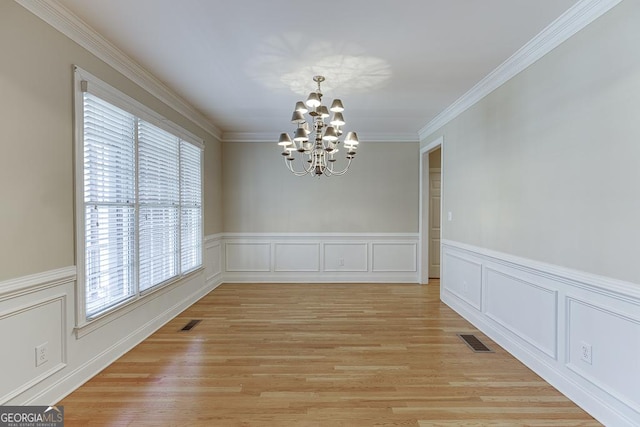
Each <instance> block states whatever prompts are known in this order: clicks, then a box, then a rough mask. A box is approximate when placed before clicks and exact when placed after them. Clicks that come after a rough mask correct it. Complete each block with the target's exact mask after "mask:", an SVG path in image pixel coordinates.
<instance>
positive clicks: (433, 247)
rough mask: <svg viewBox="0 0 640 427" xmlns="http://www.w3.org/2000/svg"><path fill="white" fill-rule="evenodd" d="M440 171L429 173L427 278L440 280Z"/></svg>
mask: <svg viewBox="0 0 640 427" xmlns="http://www.w3.org/2000/svg"><path fill="white" fill-rule="evenodd" d="M440 180H441V173H440V171H439V170H438V171H435V170H430V171H429V278H430V279H439V278H440Z"/></svg>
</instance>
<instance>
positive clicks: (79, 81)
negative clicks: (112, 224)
mask: <svg viewBox="0 0 640 427" xmlns="http://www.w3.org/2000/svg"><path fill="white" fill-rule="evenodd" d="M73 71H74V73H73V74H74V124H73V127H74V157H75V159H74V166H75V168H74V187H75V235H76V238H75V240H76V250H75V261H76V319H75V323H76V328H75V329H76V334H77V335H78V336H82V335H85V334H87V333H89V332H91V331H93V330H94V329H96V328H98V327H100V326H102V325H103V324H104V323H106V322H109V321H111V320H113V319H114V318H115V317H119V316H121V315H124V314H126V313H128V312H130V311H132V310H134V309H135V308H136V307H138V306H139V305H141V304H143V303H145V302H146V301H147V300H148V298H147V297H149V296H151V295H153V294H156V295H157V294H158V292H159V291H162V290H167V288H168V287H170V286H171V285H173V284H176V283H177V282H179V281H181V280H183V279H184V278H186V277H188V276H190V275H192V274H194V273H196V272H199V271H201V270H203V269H204V253H203V252H204V186H203V180H204V141H203V140H202V139H200V138H198V137H197V136H195V135H193V134H192V133H190V132H189V131H187V130H185V129H183V128H182V127H180V126H178V125H176V124H174V123H173V122H171V121H169V120H168V119H166V118H165V117H163V116H162V115H160V114H158V113H156V112H155V111H153V110H152V109H151V108H149V107H147V106H145V105H144V104H142V103H140V102H138V101H136V100H135V99H133V98H131V97H130V96H128V95H126V94H124V93H123V92H121V91H119V90H118V89H116V88H114V87H112V86H111V85H109V84H108V83H105V82H104V81H102V80H101V79H99V78H97V77H95V76H94V75H92V74H91V73H89V72H87V71H86V70H83V69H82V68H80V67H78V66H75V65H74V67H73ZM85 92H89V93H91V94H92V95H94V96H96V97H98V98H100V99H102V100H104V101H106V102H108V103H109V104H112V105H113V106H115V107H117V108H120V109H122V110H124V111H126V112H127V113H129V114H132V115H133V116H135V118H136V127H137V126H138V125H137V123H138V121H139V120H142V121H145V122H147V123H149V124H151V125H153V126H156V127H158V128H160V129H162V130H163V131H165V132H168V133H170V134H172V135H173V136H175V137H177V138H178V153H179V154H178V158H180V150H181V144H182V143H183V141H184V142H185V143H188V144H191V145H192V146H194V147H196V148H197V149H199V154H200V160H199V162H200V171H199V174H200V233H199V234H200V236H199V237H200V264H199V265H197V266H196V267H194V268H192V269H190V270H188V271H181V266H180V263H181V254H180V249H181V243H180V242H181V240H180V239H178V251H179V252H178V256H177V262H178V274H177V275H176V276H173V277H171V278H169V279H168V280H166V281H164V282H162V283H159V284H155V285H154V286H152V287H150V288H148V289H145V290H143V291H141V290H140V284H139V283H138V279H139V271H138V270H139V254H138V248H139V243H140V240H139V230H140V223H139V221H138V215H139V206H140V204H139V201H138V194H137V193H138V189H137V182H138V176H139V173H140V172H139V170H138V159H139V157H138V148H137V138H136V143H135V145H136V147H135V163H136V171H135V182H136V189H135V193H136V200H135V206H136V207H135V218H136V220H135V227H134V235H135V237H134V245H135V248H136V249H135V250H136V254H135V257H134V264H135V265H134V270H135V280H134V284H133V286H134V287H135V289H134V292H133V293H132V295H131V296H130V297H128V298H127V299H125V300H123V301H120V302H118V303H115V304H113V305H111V306H109V307H108V308H106V309H104V310H102V311H100V312H99V313H96V314H95V315H92V316H91V317H89V316H88V314H87V301H86V283H85V276H86V260H85V241H86V236H85V201H84V200H85V199H84V93H85ZM136 133H137V131H136ZM180 179H181V177H180V176H179V178H178V186H179V187H181V182H180ZM178 209H179V210H181V209H182V207H181V205H179V206H178ZM181 227H182V226H181V221H180V220H179V221H178V233H180V230H181Z"/></svg>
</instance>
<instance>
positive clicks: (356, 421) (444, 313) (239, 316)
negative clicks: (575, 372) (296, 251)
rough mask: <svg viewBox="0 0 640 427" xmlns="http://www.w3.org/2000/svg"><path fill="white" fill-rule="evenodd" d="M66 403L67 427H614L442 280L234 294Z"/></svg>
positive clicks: (219, 296)
mask: <svg viewBox="0 0 640 427" xmlns="http://www.w3.org/2000/svg"><path fill="white" fill-rule="evenodd" d="M191 319H202V322H201V323H199V324H198V325H197V326H195V327H194V328H193V329H192V330H191V331H188V332H181V331H180V329H181V328H182V327H183V326H184V325H185V324H187V323H188V322H189V321H190V320H191ZM460 332H465V333H473V334H476V336H478V337H479V338H480V339H481V340H482V341H483V342H484V343H485V344H486V345H487V346H489V347H490V348H491V349H492V350H495V352H494V353H474V352H472V351H471V350H470V349H469V347H467V345H466V344H465V343H464V342H462V341H461V340H460V338H459V337H458V336H457V335H456V334H457V333H460ZM59 404H60V405H64V409H65V425H66V426H67V427H69V426H76V425H87V426H102V425H110V426H125V425H131V426H278V427H283V426H349V427H351V426H419V427H425V426H518V425H530V426H598V425H600V424H599V423H598V422H596V421H595V420H594V419H593V418H592V417H590V416H589V415H588V414H587V413H585V412H584V411H583V410H582V409H580V408H579V407H577V406H576V405H575V404H573V403H572V402H571V401H569V400H568V399H567V398H565V397H564V396H563V395H561V394H560V393H559V392H558V391H556V390H555V389H554V388H552V387H551V386H550V385H548V384H547V383H546V382H544V381H543V380H542V379H541V378H540V377H538V376H537V375H536V374H534V373H533V372H532V371H530V370H529V369H528V368H526V367H525V366H524V365H522V364H521V363H520V362H518V361H517V360H516V359H514V358H513V357H512V356H510V355H509V354H508V353H506V352H505V351H504V350H503V349H501V348H500V347H498V346H497V345H496V344H495V343H493V342H492V341H491V340H489V339H488V338H487V337H485V336H484V335H483V334H481V333H479V332H478V330H476V329H475V328H474V327H472V326H471V325H470V324H469V323H468V322H466V321H465V320H464V319H462V318H461V317H460V316H458V315H457V314H456V313H454V312H453V311H452V310H451V309H449V308H448V307H447V306H445V305H444V304H442V303H441V302H440V301H439V286H438V285H437V284H435V285H433V284H430V285H428V286H419V285H398V284H393V285H383V284H371V285H368V284H344V285H343V284H329V285H320V284H279V285H274V284H224V285H221V286H220V287H218V288H217V289H216V290H214V291H213V292H212V293H211V294H209V295H208V296H206V297H205V298H203V299H202V300H200V301H199V302H198V303H196V304H195V305H193V306H192V307H190V308H189V309H188V310H186V311H185V312H183V313H182V314H181V315H180V316H179V317H177V318H175V319H174V320H172V321H171V322H169V323H168V324H167V325H165V326H164V327H163V328H161V329H160V330H159V331H157V332H156V333H155V334H153V335H152V336H151V337H149V338H148V339H147V340H145V341H144V342H143V343H141V344H140V345H138V346H137V347H136V348H134V349H133V350H131V351H130V352H129V353H127V354H126V355H124V356H123V357H122V358H120V359H118V360H117V361H116V362H115V363H113V364H112V365H111V366H109V367H108V368H106V369H105V370H104V371H103V372H101V373H100V374H99V375H97V376H96V377H94V378H93V379H91V380H90V381H89V382H87V383H86V384H85V385H83V386H82V387H80V388H79V389H78V390H76V391H75V392H74V393H72V394H71V395H69V396H68V397H67V398H65V399H64V400H63V401H61V402H59Z"/></svg>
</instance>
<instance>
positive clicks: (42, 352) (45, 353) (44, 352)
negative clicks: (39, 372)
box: [36, 342, 49, 367]
mask: <svg viewBox="0 0 640 427" xmlns="http://www.w3.org/2000/svg"><path fill="white" fill-rule="evenodd" d="M48 361H49V343H48V342H45V343H42V344H40V345H39V346H37V347H36V367H38V366H40V365H42V364H44V363H47V362H48Z"/></svg>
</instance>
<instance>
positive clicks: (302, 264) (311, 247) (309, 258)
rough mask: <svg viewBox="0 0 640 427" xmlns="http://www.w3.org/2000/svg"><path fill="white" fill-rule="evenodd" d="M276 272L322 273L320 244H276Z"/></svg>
mask: <svg viewBox="0 0 640 427" xmlns="http://www.w3.org/2000/svg"><path fill="white" fill-rule="evenodd" d="M274 246H275V247H274V250H275V257H274V258H275V265H274V271H290V272H305V271H307V272H308V271H316V272H317V271H320V244H319V243H275V244H274Z"/></svg>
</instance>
